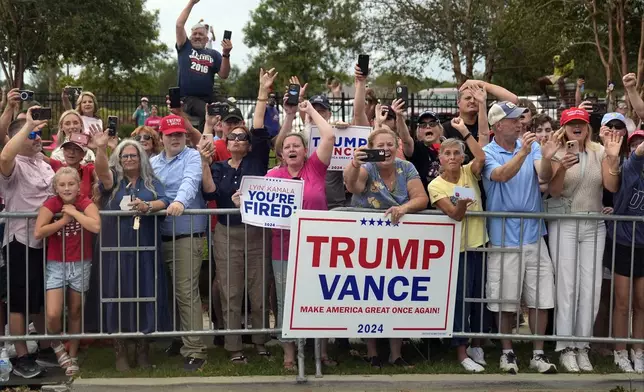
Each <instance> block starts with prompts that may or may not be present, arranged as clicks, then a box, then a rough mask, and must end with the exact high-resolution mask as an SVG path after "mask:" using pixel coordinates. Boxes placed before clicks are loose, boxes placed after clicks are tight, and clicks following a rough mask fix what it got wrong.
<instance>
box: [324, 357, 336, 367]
mask: <svg viewBox="0 0 644 392" xmlns="http://www.w3.org/2000/svg"><path fill="white" fill-rule="evenodd" d="M320 361H321V362H322V365H324V366H326V367H336V366H338V362H337V361H336V360H334V359H331V358H329V357H322V358H320Z"/></svg>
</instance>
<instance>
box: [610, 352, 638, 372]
mask: <svg viewBox="0 0 644 392" xmlns="http://www.w3.org/2000/svg"><path fill="white" fill-rule="evenodd" d="M613 356H614V359H615V365H617V367H618V368H619V370H621V371H622V372H624V373H633V372H635V370H634V369H633V365H631V361H629V360H628V352H627V351H626V350H620V351H614V352H613Z"/></svg>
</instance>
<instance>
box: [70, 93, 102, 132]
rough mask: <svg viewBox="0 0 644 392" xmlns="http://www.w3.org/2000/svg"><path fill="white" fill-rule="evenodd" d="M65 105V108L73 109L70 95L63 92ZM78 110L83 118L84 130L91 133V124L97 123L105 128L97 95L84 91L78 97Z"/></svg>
mask: <svg viewBox="0 0 644 392" xmlns="http://www.w3.org/2000/svg"><path fill="white" fill-rule="evenodd" d="M62 98H63V107H64V108H65V110H71V109H72V104H71V102H70V101H69V96H68V95H67V94H65V92H63V95H62ZM76 111H77V112H78V113H80V115H81V118H82V120H83V132H85V133H87V134H89V133H90V131H89V127H90V125H97V126H98V127H99V128H100V129H103V120H101V118H100V117H99V116H98V101H97V100H96V96H95V95H94V94H92V93H90V92H89V91H83V92H82V93H80V95H79V96H78V99H76Z"/></svg>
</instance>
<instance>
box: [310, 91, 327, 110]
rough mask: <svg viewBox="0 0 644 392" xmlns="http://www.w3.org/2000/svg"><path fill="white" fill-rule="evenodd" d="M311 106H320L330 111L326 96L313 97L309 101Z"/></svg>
mask: <svg viewBox="0 0 644 392" xmlns="http://www.w3.org/2000/svg"><path fill="white" fill-rule="evenodd" d="M309 103H311V105H321V106H324V108H325V109H327V110H329V109H331V103H329V98H328V97H327V96H326V95H314V96H312V97H311V99H309Z"/></svg>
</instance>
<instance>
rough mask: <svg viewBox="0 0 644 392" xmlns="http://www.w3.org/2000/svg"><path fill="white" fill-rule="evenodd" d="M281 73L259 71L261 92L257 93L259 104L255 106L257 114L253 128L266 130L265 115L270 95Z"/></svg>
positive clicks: (261, 69) (272, 70)
mask: <svg viewBox="0 0 644 392" xmlns="http://www.w3.org/2000/svg"><path fill="white" fill-rule="evenodd" d="M278 74H279V72H275V68H271V69H269V70H268V71H264V68H260V69H259V92H258V93H257V103H256V104H255V113H254V114H253V128H255V129H259V128H264V114H266V103H267V102H268V94H270V92H271V88H272V87H273V82H274V81H275V78H276V77H277V75H278Z"/></svg>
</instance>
